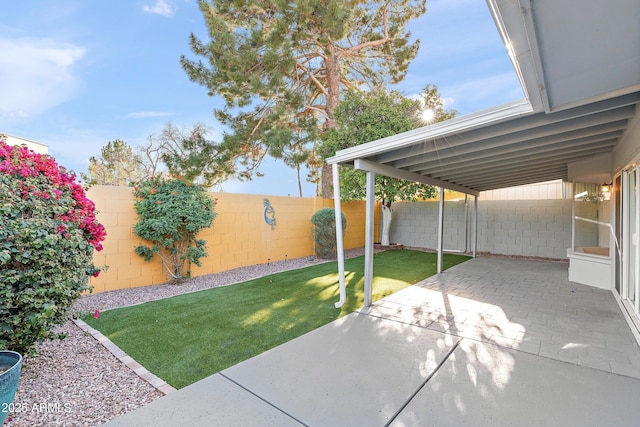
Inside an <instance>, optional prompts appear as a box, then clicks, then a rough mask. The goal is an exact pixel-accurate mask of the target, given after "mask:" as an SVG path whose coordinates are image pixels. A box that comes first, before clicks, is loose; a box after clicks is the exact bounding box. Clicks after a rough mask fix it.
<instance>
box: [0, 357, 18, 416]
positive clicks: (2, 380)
mask: <svg viewBox="0 0 640 427" xmlns="http://www.w3.org/2000/svg"><path fill="white" fill-rule="evenodd" d="M21 369H22V356H21V355H20V353H16V352H15V351H0V404H2V406H0V426H1V425H2V423H4V420H5V419H6V418H7V415H9V406H10V405H11V403H13V398H14V397H15V396H16V391H17V390H18V381H19V380H20V370H21Z"/></svg>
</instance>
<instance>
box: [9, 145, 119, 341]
mask: <svg viewBox="0 0 640 427" xmlns="http://www.w3.org/2000/svg"><path fill="white" fill-rule="evenodd" d="M0 212H2V219H1V220H0V221H1V222H0V350H1V349H11V350H15V351H18V352H20V353H27V354H33V353H34V346H35V343H36V342H38V341H42V340H44V339H47V338H61V337H62V336H61V335H60V334H56V333H54V332H53V330H52V329H53V327H54V326H56V325H59V324H62V323H63V322H64V321H65V320H66V318H67V314H68V311H69V310H70V308H71V305H72V304H73V302H74V301H75V300H76V299H77V298H78V297H79V296H80V295H81V294H82V293H83V292H85V291H87V290H90V286H89V282H88V279H89V277H90V276H97V275H98V274H99V272H100V269H99V268H96V267H95V266H94V265H93V252H94V250H98V251H99V250H101V249H102V245H101V242H102V241H103V240H104V238H105V236H106V233H105V230H104V227H103V226H102V225H101V224H99V223H98V222H97V220H96V216H95V215H96V212H95V205H94V204H93V202H92V201H91V200H89V199H87V198H86V195H85V191H84V189H83V188H82V187H81V186H80V184H78V183H77V182H76V181H75V175H74V174H73V173H70V172H67V171H66V170H65V168H63V167H60V166H58V164H57V163H56V161H55V160H54V159H53V158H52V157H50V156H48V155H41V154H36V153H34V152H33V151H31V150H28V149H27V148H26V147H14V146H9V145H7V144H5V143H4V142H2V137H1V136H0Z"/></svg>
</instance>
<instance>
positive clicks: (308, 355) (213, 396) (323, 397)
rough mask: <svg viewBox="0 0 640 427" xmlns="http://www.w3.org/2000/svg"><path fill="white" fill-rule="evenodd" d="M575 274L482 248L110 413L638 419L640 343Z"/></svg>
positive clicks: (253, 419) (481, 421) (161, 419)
mask: <svg viewBox="0 0 640 427" xmlns="http://www.w3.org/2000/svg"><path fill="white" fill-rule="evenodd" d="M567 276H568V274H567V265H566V264H561V263H550V262H538V261H522V260H510V259H494V258H479V259H473V260H470V261H467V262H465V263H463V264H459V265H457V266H455V267H453V268H451V269H449V270H447V271H445V272H444V273H443V274H439V275H436V276H432V277H430V278H428V279H426V280H424V281H422V282H420V283H419V284H417V285H414V286H411V287H409V288H406V289H405V290H403V291H400V292H397V293H395V294H393V295H390V296H388V297H386V298H384V299H382V300H381V301H378V302H376V303H375V304H374V305H373V306H372V307H368V308H363V309H361V310H359V311H358V312H356V313H352V314H350V315H348V316H345V317H343V318H342V319H339V320H336V321H334V322H332V323H330V324H328V325H325V326H323V327H321V328H318V329H316V330H314V331H312V332H309V333H307V334H305V335H303V336H301V337H298V338H296V339H294V340H292V341H290V342H287V343H285V344H283V345H280V346H278V347H276V348H274V349H272V350H269V351H267V352H265V353H263V354H261V355H258V356H256V357H254V358H252V359H249V360H246V361H244V362H242V363H239V364H238V365H235V366H232V367H230V368H228V369H226V370H224V371H222V372H220V373H218V374H216V375H213V376H211V377H209V378H207V379H205V380H202V381H200V382H198V383H196V384H193V385H191V386H189V387H186V388H184V389H181V390H178V391H177V392H175V393H172V394H170V395H168V396H165V397H163V398H160V399H158V400H157V401H155V402H153V403H151V404H150V405H148V406H145V407H143V408H141V409H138V410H136V411H133V412H131V413H128V414H125V415H124V416H122V417H121V418H118V419H116V420H113V421H112V422H110V423H108V424H107V425H108V426H110V427H112V426H175V425H180V424H182V425H221V426H233V425H243V426H246V425H297V424H300V425H309V426H326V425H331V426H342V425H344V426H354V425H366V426H385V425H389V424H392V425H395V426H422V425H438V426H440V425H473V426H492V427H493V426H496V425H563V426H566V425H617V426H618V425H619V426H624V425H640V411H639V410H638V407H637V405H636V404H635V403H636V402H635V401H636V400H637V396H640V347H639V346H638V345H637V343H636V341H635V339H634V337H633V335H632V333H631V331H630V329H629V327H628V325H627V324H626V322H625V320H624V318H623V316H622V314H621V312H620V310H619V308H618V306H617V303H616V301H615V300H614V298H613V296H612V295H611V293H610V292H608V291H604V290H601V289H595V288H590V287H587V286H584V285H577V284H575V283H571V282H569V281H568V277H567Z"/></svg>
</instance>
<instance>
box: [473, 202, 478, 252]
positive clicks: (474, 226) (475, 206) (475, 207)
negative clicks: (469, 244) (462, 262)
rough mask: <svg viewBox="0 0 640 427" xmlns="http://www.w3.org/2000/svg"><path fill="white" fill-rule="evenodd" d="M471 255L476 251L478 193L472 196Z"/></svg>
mask: <svg viewBox="0 0 640 427" xmlns="http://www.w3.org/2000/svg"><path fill="white" fill-rule="evenodd" d="M473 197H474V199H473V257H474V258H475V257H476V256H477V252H478V195H477V194H476V195H474V196H473Z"/></svg>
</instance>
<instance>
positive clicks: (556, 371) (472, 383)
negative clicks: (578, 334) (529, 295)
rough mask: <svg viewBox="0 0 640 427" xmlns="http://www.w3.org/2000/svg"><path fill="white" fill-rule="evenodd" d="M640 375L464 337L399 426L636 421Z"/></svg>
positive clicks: (401, 417) (632, 423) (622, 423)
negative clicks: (576, 363) (584, 364)
mask: <svg viewBox="0 0 640 427" xmlns="http://www.w3.org/2000/svg"><path fill="white" fill-rule="evenodd" d="M638 396H640V381H639V380H637V379H633V378H628V377H624V376H620V375H612V374H608V373H606V372H603V371H600V370H597V369H591V368H586V367H583V366H576V365H572V364H568V363H565V362H560V361H557V360H553V359H549V358H546V357H538V356H534V355H532V354H528V353H524V352H519V351H514V350H509V349H505V348H503V347H499V346H496V345H492V344H486V343H482V342H478V341H471V340H463V341H462V342H461V343H460V344H459V346H458V347H457V348H456V350H455V351H454V352H453V354H452V355H451V357H449V358H448V359H447V361H446V362H445V363H444V364H443V365H442V367H441V368H440V369H439V370H438V372H437V373H436V374H435V375H434V376H433V377H432V378H431V380H430V381H429V382H428V383H427V384H426V385H425V387H424V388H423V389H422V390H420V392H419V393H418V394H417V395H416V397H415V398H414V399H413V400H412V401H411V402H410V403H409V404H408V405H407V407H406V408H405V409H404V410H403V411H402V412H401V413H400V415H399V416H398V417H397V418H396V419H395V420H394V422H393V423H392V424H391V425H392V426H398V427H399V426H515V425H517V426H543V425H544V426H607V425H608V426H614V425H615V426H637V425H638V424H640V411H639V410H638V405H637V400H638Z"/></svg>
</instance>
